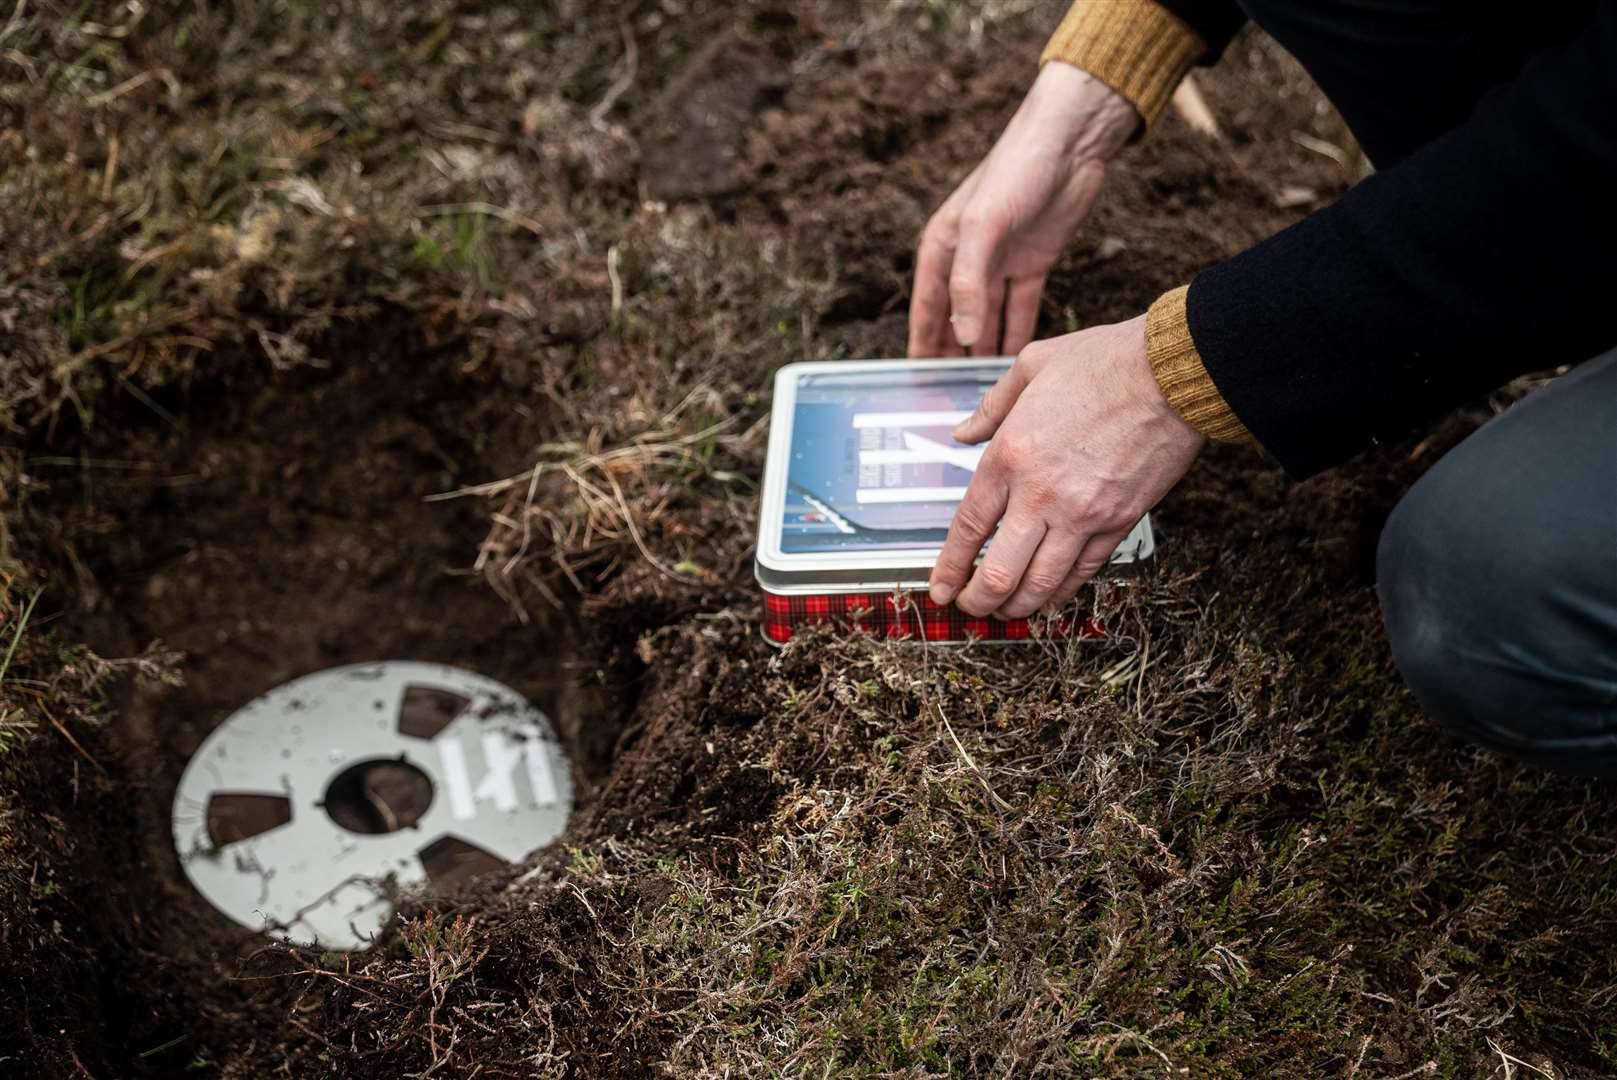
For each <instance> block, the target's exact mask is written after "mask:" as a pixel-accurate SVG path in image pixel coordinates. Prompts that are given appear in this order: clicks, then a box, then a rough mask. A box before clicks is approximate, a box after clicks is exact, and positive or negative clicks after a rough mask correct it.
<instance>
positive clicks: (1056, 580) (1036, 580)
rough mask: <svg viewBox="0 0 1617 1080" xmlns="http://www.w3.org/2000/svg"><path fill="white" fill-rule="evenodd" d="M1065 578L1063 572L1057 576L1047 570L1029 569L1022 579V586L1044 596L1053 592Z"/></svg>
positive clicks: (1028, 590)
mask: <svg viewBox="0 0 1617 1080" xmlns="http://www.w3.org/2000/svg"><path fill="white" fill-rule="evenodd" d="M1065 580H1066V575H1065V574H1062V575H1059V576H1058V575H1056V574H1052V573H1049V572H1047V571H1039V570H1029V571H1028V574H1027V577H1025V578H1023V579H1022V588H1023V590H1024V591H1026V592H1029V593H1033V594H1036V595H1038V596H1044V595H1046V594H1048V593H1052V592H1055V591H1056V589H1058V588H1060V586H1061V583H1062V582H1063V581H1065Z"/></svg>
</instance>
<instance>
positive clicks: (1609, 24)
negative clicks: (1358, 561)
mask: <svg viewBox="0 0 1617 1080" xmlns="http://www.w3.org/2000/svg"><path fill="white" fill-rule="evenodd" d="M1614 111H1617V7H1614V5H1612V4H1610V3H1608V4H1606V5H1604V6H1603V7H1602V9H1601V14H1600V15H1599V17H1598V19H1597V21H1596V22H1595V23H1594V24H1592V25H1591V26H1590V27H1589V29H1588V30H1587V31H1586V32H1585V33H1584V34H1583V35H1582V36H1581V37H1580V38H1578V39H1576V40H1574V41H1572V42H1569V43H1568V44H1567V45H1565V46H1561V47H1559V48H1556V49H1552V50H1547V51H1546V52H1545V53H1543V54H1540V55H1539V56H1538V57H1536V58H1535V59H1534V60H1533V61H1532V62H1530V63H1529V64H1528V65H1527V67H1526V68H1525V69H1524V71H1523V73H1522V75H1521V76H1520V77H1519V78H1518V79H1517V80H1515V81H1514V82H1513V83H1511V84H1509V85H1507V86H1505V87H1501V88H1500V89H1499V90H1497V91H1495V92H1494V93H1492V94H1490V95H1489V96H1488V97H1487V98H1485V99H1484V100H1483V102H1482V103H1481V104H1480V105H1479V107H1478V109H1477V111H1476V113H1475V114H1474V115H1473V117H1472V118H1471V120H1469V121H1468V122H1467V123H1465V124H1464V125H1462V126H1461V127H1459V128H1457V129H1455V130H1453V131H1451V132H1449V133H1448V134H1446V135H1444V136H1442V137H1440V138H1438V139H1437V140H1435V141H1434V142H1432V143H1431V144H1429V145H1428V146H1426V147H1425V148H1424V149H1422V150H1420V151H1418V152H1417V153H1415V154H1414V155H1412V156H1411V157H1409V158H1408V159H1407V160H1405V161H1403V162H1401V163H1400V164H1398V165H1397V166H1395V167H1394V168H1392V169H1389V170H1387V171H1386V172H1384V173H1381V174H1378V175H1377V176H1374V177H1372V178H1370V179H1369V180H1367V181H1365V182H1364V183H1363V184H1361V185H1360V186H1359V187H1358V188H1356V189H1355V190H1353V191H1351V192H1349V193H1348V194H1347V195H1346V196H1345V197H1344V198H1343V199H1342V200H1340V201H1339V202H1338V203H1337V204H1336V205H1335V206H1332V207H1329V208H1327V209H1325V210H1322V211H1320V212H1319V213H1317V214H1314V215H1313V216H1311V217H1309V218H1308V219H1306V220H1304V221H1303V222H1301V223H1299V224H1298V225H1296V226H1293V227H1292V228H1290V229H1287V230H1285V231H1283V232H1281V233H1279V234H1277V235H1276V236H1274V237H1272V238H1271V239H1269V240H1267V241H1265V242H1264V243H1262V244H1260V245H1258V246H1257V247H1255V248H1253V249H1252V250H1250V251H1248V252H1245V253H1243V254H1241V255H1238V256H1236V257H1235V258H1233V259H1230V260H1228V261H1226V262H1225V263H1222V264H1220V265H1218V266H1216V267H1213V268H1211V269H1209V270H1207V271H1205V272H1203V273H1202V274H1200V275H1199V276H1198V277H1197V278H1196V280H1195V281H1194V282H1193V283H1192V285H1191V287H1190V290H1189V293H1188V296H1187V297H1186V308H1185V316H1186V320H1185V324H1184V327H1185V331H1186V332H1187V333H1188V335H1189V338H1190V340H1191V342H1192V347H1193V351H1194V353H1195V358H1196V359H1199V360H1200V361H1201V363H1202V364H1203V366H1204V369H1205V372H1206V375H1207V382H1208V384H1209V385H1210V386H1211V387H1213V388H1216V392H1217V396H1218V398H1219V399H1220V400H1222V401H1223V402H1225V403H1226V406H1227V409H1228V416H1229V417H1230V418H1233V419H1238V421H1239V422H1240V424H1241V425H1243V426H1244V428H1246V429H1249V430H1250V431H1251V433H1252V435H1253V436H1255V437H1256V438H1257V440H1258V441H1260V442H1262V443H1263V444H1264V445H1265V446H1266V447H1267V448H1268V449H1269V450H1270V451H1272V452H1273V453H1274V454H1275V455H1276V456H1277V457H1278V458H1279V459H1280V461H1281V462H1282V463H1283V464H1284V465H1285V466H1286V467H1287V468H1288V470H1290V471H1291V472H1292V473H1294V474H1296V475H1300V476H1305V475H1309V474H1311V473H1313V472H1317V471H1318V470H1320V469H1322V468H1326V467H1328V466H1330V465H1332V464H1335V463H1336V462H1338V461H1340V460H1342V459H1344V458H1346V457H1348V456H1350V455H1351V454H1353V453H1355V452H1357V451H1358V450H1360V449H1362V448H1364V447H1365V446H1367V445H1369V444H1370V443H1371V442H1373V441H1374V440H1375V439H1377V438H1378V437H1380V436H1383V435H1390V434H1394V433H1397V432H1399V431H1402V430H1405V429H1407V428H1408V427H1409V426H1411V425H1412V424H1414V423H1416V422H1418V421H1419V420H1421V419H1422V418H1424V417H1426V416H1429V415H1431V414H1433V413H1435V412H1438V411H1440V410H1442V409H1444V408H1449V407H1452V406H1453V405H1455V404H1457V403H1458V402H1460V401H1462V400H1464V399H1465V398H1466V397H1468V396H1470V395H1472V394H1474V393H1476V392H1479V391H1481V390H1484V389H1487V388H1488V387H1491V386H1495V385H1498V384H1499V383H1501V382H1503V381H1505V380H1506V379H1508V378H1510V377H1511V376H1513V375H1515V374H1519V373H1521V372H1524V371H1529V370H1534V369H1537V368H1543V367H1549V366H1554V365H1557V364H1562V363H1575V362H1578V361H1579V360H1582V359H1584V358H1586V357H1588V356H1591V355H1593V354H1594V353H1596V352H1598V351H1600V350H1601V349H1603V348H1605V347H1609V346H1610V345H1611V344H1612V342H1613V341H1617V320H1614V319H1613V318H1612V315H1611V311H1610V300H1609V293H1610V283H1611V281H1612V280H1613V274H1612V271H1611V266H1610V261H1611V251H1612V250H1613V245H1614V243H1617V202H1614V200H1613V199H1612V198H1611V193H1612V192H1613V191H1614V190H1617V125H1613V124H1612V122H1611V116H1612V115H1613V113H1614ZM1152 359H1153V366H1154V367H1155V368H1156V371H1157V375H1158V381H1159V383H1160V384H1163V388H1164V392H1165V393H1166V394H1167V395H1168V396H1169V400H1170V401H1172V402H1173V403H1174V404H1175V405H1176V407H1178V408H1179V409H1180V412H1181V414H1184V415H1187V416H1188V413H1187V408H1186V404H1185V402H1186V400H1187V399H1186V398H1185V396H1184V395H1183V393H1182V392H1181V394H1180V396H1179V399H1178V400H1176V398H1175V393H1174V392H1173V390H1172V389H1171V387H1170V385H1169V382H1170V380H1168V379H1166V377H1165V371H1166V368H1167V363H1166V352H1165V351H1164V350H1159V349H1154V350H1153V356H1152ZM1179 359H1180V360H1181V361H1183V356H1182V355H1181V356H1180V358H1179ZM1191 382H1194V379H1192V380H1191ZM1204 389H1205V388H1204ZM1198 426H1199V427H1201V430H1203V431H1204V432H1207V431H1208V429H1207V428H1206V427H1204V426H1202V425H1198ZM1208 433H1209V434H1211V432H1208Z"/></svg>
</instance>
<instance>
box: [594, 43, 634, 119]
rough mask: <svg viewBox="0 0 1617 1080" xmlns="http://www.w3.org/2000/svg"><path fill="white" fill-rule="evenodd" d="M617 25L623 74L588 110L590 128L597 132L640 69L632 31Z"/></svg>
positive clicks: (631, 84)
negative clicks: (621, 34) (620, 40)
mask: <svg viewBox="0 0 1617 1080" xmlns="http://www.w3.org/2000/svg"><path fill="white" fill-rule="evenodd" d="M618 25H619V28H620V29H621V30H622V31H623V74H622V75H619V76H618V78H617V81H615V82H614V83H613V84H612V85H611V86H610V87H608V88H607V91H606V94H605V96H603V97H602V98H601V100H600V101H598V102H596V103H595V108H593V109H591V110H590V127H593V128H596V129H597V130H600V129H601V128H603V127H604V125H603V124H602V123H601V121H603V120H605V119H606V114H607V113H609V112H611V111H612V106H614V105H616V104H617V103H618V98H620V97H622V96H623V95H624V94H627V93H628V92H629V88H630V87H631V86H633V85H634V79H635V74H636V72H637V71H638V69H639V67H640V51H639V50H638V49H637V48H636V47H635V43H634V31H633V30H631V29H629V24H628V23H627V22H622V23H619V24H618Z"/></svg>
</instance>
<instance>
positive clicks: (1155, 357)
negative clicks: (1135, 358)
mask: <svg viewBox="0 0 1617 1080" xmlns="http://www.w3.org/2000/svg"><path fill="white" fill-rule="evenodd" d="M1189 292H1190V287H1189V286H1188V285H1182V286H1180V287H1179V288H1177V289H1174V290H1173V291H1172V292H1167V293H1163V294H1162V295H1161V296H1160V297H1158V298H1157V302H1156V303H1154V304H1152V305H1151V310H1150V311H1149V312H1147V313H1146V316H1145V351H1146V353H1147V355H1149V356H1150V358H1151V373H1152V374H1153V375H1155V376H1156V377H1157V385H1158V386H1160V387H1162V396H1163V397H1165V398H1167V399H1168V404H1170V405H1172V406H1173V407H1174V409H1175V410H1177V411H1178V413H1179V415H1180V416H1183V417H1184V418H1185V422H1186V423H1188V424H1189V425H1190V426H1191V427H1193V428H1195V429H1196V430H1197V431H1199V432H1201V433H1202V434H1203V435H1205V436H1207V437H1208V438H1209V439H1211V440H1212V441H1214V442H1233V443H1249V442H1255V441H1256V440H1255V439H1253V437H1252V433H1251V432H1250V431H1248V430H1247V429H1246V425H1245V424H1243V423H1241V420H1240V418H1239V417H1237V416H1236V415H1235V411H1234V410H1233V409H1231V408H1230V406H1229V402H1227V401H1225V400H1224V395H1223V394H1220V393H1219V392H1218V386H1217V385H1216V384H1214V382H1213V377H1212V376H1211V375H1209V374H1208V373H1207V367H1206V366H1205V365H1204V364H1203V363H1202V358H1201V354H1200V353H1198V352H1197V351H1196V342H1195V340H1194V339H1192V338H1191V336H1190V323H1189V322H1188V321H1186V319H1185V296H1186V295H1187V294H1188V293H1189Z"/></svg>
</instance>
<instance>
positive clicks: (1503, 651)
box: [1376, 470, 1617, 772]
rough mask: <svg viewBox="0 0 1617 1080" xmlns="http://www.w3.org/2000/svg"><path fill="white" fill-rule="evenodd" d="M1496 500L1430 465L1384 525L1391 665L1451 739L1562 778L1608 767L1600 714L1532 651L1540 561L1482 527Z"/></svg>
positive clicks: (1539, 622) (1552, 632)
mask: <svg viewBox="0 0 1617 1080" xmlns="http://www.w3.org/2000/svg"><path fill="white" fill-rule="evenodd" d="M1496 505H1497V504H1496V503H1494V502H1493V501H1492V500H1490V499H1489V498H1488V497H1487V494H1486V493H1485V492H1479V491H1477V490H1475V488H1474V486H1473V485H1470V484H1469V483H1467V482H1466V480H1465V476H1464V475H1463V474H1458V475H1456V474H1449V475H1444V474H1443V473H1441V472H1440V471H1439V470H1434V471H1433V473H1430V474H1428V475H1427V476H1426V477H1425V478H1423V479H1422V481H1421V482H1420V483H1419V484H1417V485H1416V486H1415V488H1414V489H1413V490H1411V492H1410V493H1409V495H1408V496H1406V498H1405V499H1404V500H1403V502H1401V503H1400V504H1399V505H1398V507H1397V508H1396V510H1395V511H1394V512H1393V515H1392V517H1391V518H1389V519H1388V522H1387V526H1386V528H1385V530H1384V531H1383V532H1382V535H1381V542H1380V545H1379V547H1378V550H1377V555H1376V588H1377V592H1378V593H1379V595H1380V600H1381V610H1382V617H1383V620H1384V621H1385V623H1386V628H1387V636H1388V640H1389V642H1390V644H1391V646H1392V654H1393V660H1394V661H1395V662H1396V664H1397V665H1398V670H1399V672H1400V673H1401V674H1402V675H1403V677H1404V679H1405V680H1406V681H1407V682H1408V683H1409V685H1410V687H1411V688H1412V689H1413V690H1414V691H1415V696H1416V697H1417V698H1419V700H1420V702H1421V705H1422V706H1423V707H1424V709H1425V711H1426V712H1427V713H1428V714H1429V715H1430V716H1431V717H1432V718H1433V719H1435V720H1436V721H1438V723H1440V724H1441V725H1442V726H1443V727H1445V728H1447V729H1448V730H1449V731H1451V732H1452V733H1454V734H1456V735H1458V736H1460V737H1462V738H1464V739H1467V740H1469V741H1472V742H1478V743H1482V744H1484V745H1487V746H1490V747H1492V748H1494V749H1497V750H1501V751H1504V752H1506V753H1509V754H1512V755H1513V756H1516V757H1521V758H1525V759H1528V760H1531V761H1535V762H1538V763H1540V764H1544V765H1550V766H1552V767H1557V768H1562V769H1569V770H1573V771H1581V772H1588V771H1596V772H1602V771H1610V770H1609V766H1611V765H1612V763H1613V762H1617V742H1614V740H1613V736H1612V735H1611V734H1610V732H1609V730H1608V725H1607V723H1606V722H1605V721H1604V720H1603V719H1602V718H1601V717H1600V716H1599V715H1598V713H1599V712H1600V711H1603V710H1597V708H1595V707H1594V705H1593V703H1592V702H1591V701H1590V699H1589V698H1588V697H1587V695H1586V693H1585V692H1584V690H1585V688H1583V687H1581V686H1580V685H1579V680H1578V679H1576V678H1574V677H1570V676H1571V675H1572V673H1571V672H1569V671H1568V670H1567V669H1565V668H1564V667H1562V666H1561V664H1562V661H1563V660H1565V659H1567V658H1566V657H1558V656H1543V655H1540V654H1541V652H1542V649H1541V646H1542V645H1544V643H1545V642H1546V641H1553V640H1554V639H1555V637H1556V628H1555V627H1554V626H1552V625H1549V622H1550V620H1551V618H1552V617H1551V616H1550V615H1549V613H1548V612H1546V611H1545V610H1544V605H1542V604H1541V603H1538V602H1537V600H1536V597H1537V595H1538V594H1539V593H1541V591H1542V590H1543V588H1544V582H1543V581H1540V580H1537V579H1536V575H1537V574H1539V573H1541V572H1542V571H1543V570H1544V569H1545V561H1544V560H1541V559H1539V558H1535V557H1533V556H1532V555H1530V554H1527V553H1524V552H1523V551H1521V550H1520V549H1519V548H1517V547H1515V546H1514V545H1513V543H1512V539H1511V536H1510V533H1511V530H1510V529H1508V528H1505V527H1503V523H1502V522H1500V521H1497V520H1495V521H1488V520H1484V519H1486V518H1487V517H1489V516H1491V515H1493V514H1494V507H1495V506H1496Z"/></svg>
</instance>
